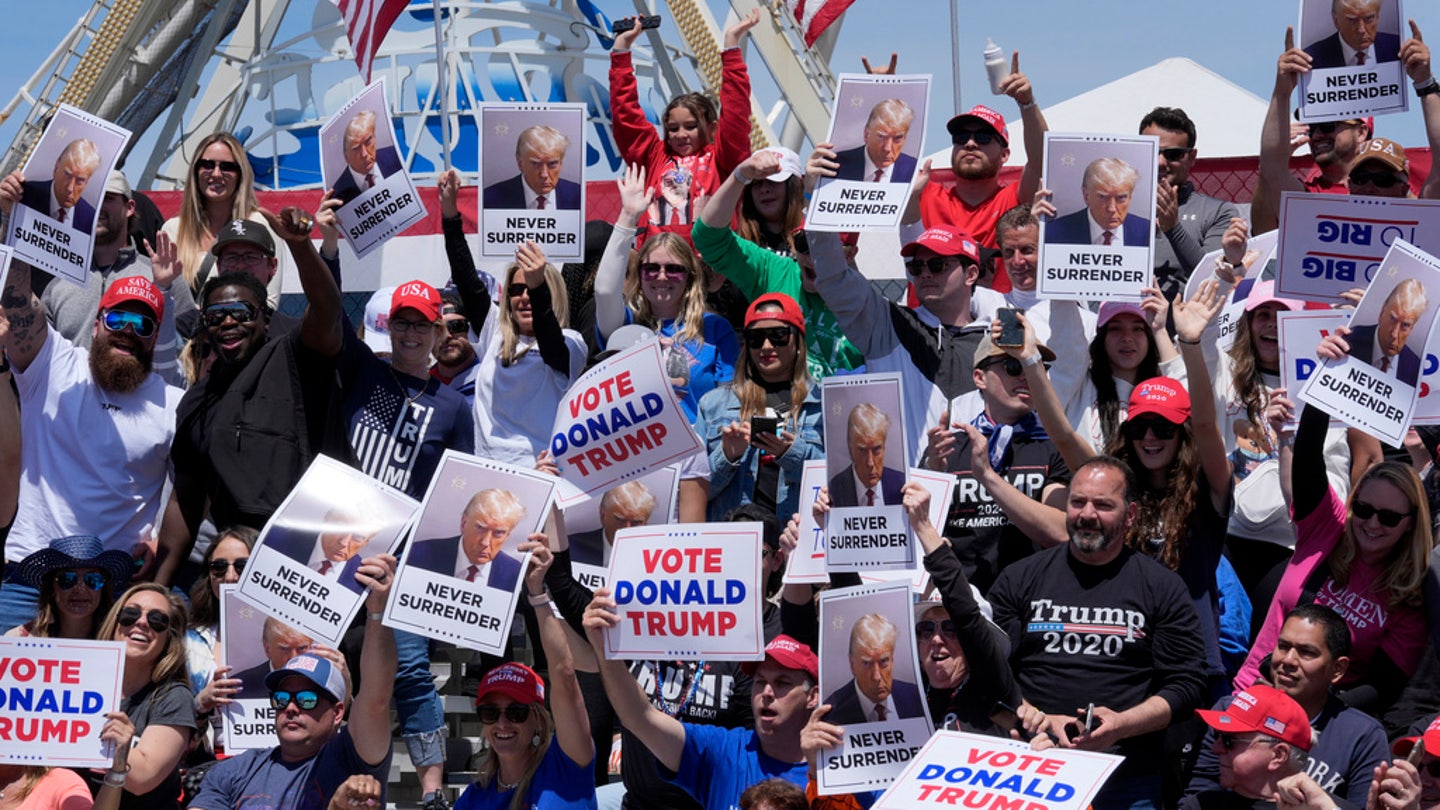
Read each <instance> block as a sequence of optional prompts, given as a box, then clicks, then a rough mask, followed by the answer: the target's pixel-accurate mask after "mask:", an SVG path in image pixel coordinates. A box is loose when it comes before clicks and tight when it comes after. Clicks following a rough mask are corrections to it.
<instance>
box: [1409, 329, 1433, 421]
mask: <svg viewBox="0 0 1440 810" xmlns="http://www.w3.org/2000/svg"><path fill="white" fill-rule="evenodd" d="M1437 386H1440V329H1436V330H1434V331H1432V332H1431V333H1430V342H1429V343H1426V344H1425V359H1424V362H1422V363H1421V364H1420V391H1419V396H1418V398H1417V400H1416V402H1415V414H1414V418H1412V419H1411V420H1410V424H1412V425H1435V424H1440V388H1437Z"/></svg>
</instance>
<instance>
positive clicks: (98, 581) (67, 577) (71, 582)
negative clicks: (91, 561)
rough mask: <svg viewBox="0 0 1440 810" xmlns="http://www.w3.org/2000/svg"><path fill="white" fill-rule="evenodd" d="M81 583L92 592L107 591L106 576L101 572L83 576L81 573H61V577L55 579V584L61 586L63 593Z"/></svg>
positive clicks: (92, 572)
mask: <svg viewBox="0 0 1440 810" xmlns="http://www.w3.org/2000/svg"><path fill="white" fill-rule="evenodd" d="M81 582H84V583H85V587H87V588H89V589H90V590H92V591H103V590H105V575H104V574H102V573H100V572H99V571H91V572H90V573H88V574H85V575H83V576H82V575H81V574H80V572H79V571H61V572H60V574H59V576H57V577H55V584H56V585H59V586H60V590H62V591H68V590H70V589H71V588H73V587H75V586H76V585H79V584H80V583H81Z"/></svg>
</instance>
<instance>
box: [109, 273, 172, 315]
mask: <svg viewBox="0 0 1440 810" xmlns="http://www.w3.org/2000/svg"><path fill="white" fill-rule="evenodd" d="M126 301H139V302H140V303H142V304H144V305H145V306H147V307H149V308H150V311H151V312H152V313H154V314H155V320H157V321H158V320H160V319H161V318H163V317H165V296H164V294H162V293H161V292H160V288H159V287H156V286H155V282H153V281H151V280H150V279H148V278H145V277H144V276H126V277H125V278H122V279H119V280H117V281H116V282H115V283H114V284H111V285H110V289H108V290H106V291H105V296H104V297H103V298H101V299H100V309H102V310H105V309H110V308H112V307H114V306H115V305H117V304H123V303H124V302H126Z"/></svg>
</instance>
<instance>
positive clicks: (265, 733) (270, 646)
mask: <svg viewBox="0 0 1440 810" xmlns="http://www.w3.org/2000/svg"><path fill="white" fill-rule="evenodd" d="M220 643H221V644H222V645H223V647H224V649H223V651H222V653H221V656H220V660H219V661H217V662H216V666H217V667H219V666H220V665H221V664H224V665H226V666H229V667H230V670H229V671H228V672H227V673H226V674H225V675H224V677H225V678H234V679H236V680H239V681H240V691H239V692H236V693H235V695H234V696H233V698H232V701H231V702H230V703H228V704H226V705H224V706H222V707H221V710H220V718H221V721H222V722H223V724H224V729H225V751H226V752H227V753H233V752H236V751H248V750H250V749H252V748H272V747H274V745H275V709H274V707H273V706H271V705H270V690H269V689H268V688H266V686H265V676H266V675H268V674H270V672H271V671H273V670H277V669H283V668H284V667H285V664H286V662H288V661H289V660H290V659H291V658H293V657H294V656H296V655H299V654H300V653H302V652H304V651H305V650H308V649H309V648H310V647H311V646H313V645H314V643H315V640H314V639H313V638H311V637H310V636H308V635H306V634H305V633H303V632H301V631H299V630H297V629H295V628H294V627H291V626H290V625H288V624H285V623H284V622H282V621H280V620H279V619H277V618H275V617H274V616H268V615H266V614H265V612H264V611H263V610H261V609H260V608H258V607H256V606H255V605H253V604H251V603H250V602H248V601H246V599H245V598H244V597H243V596H240V594H239V587H238V586H236V585H221V586H220ZM216 677H218V676H216Z"/></svg>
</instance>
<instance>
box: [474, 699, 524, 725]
mask: <svg viewBox="0 0 1440 810" xmlns="http://www.w3.org/2000/svg"><path fill="white" fill-rule="evenodd" d="M530 706H531V704H529V703H511V704H510V705H509V706H506V707H505V708H504V710H503V711H504V713H505V719H506V720H509V721H510V722H512V723H523V722H525V721H526V720H527V719H528V718H529V717H530ZM501 711H502V710H501V708H500V707H499V706H496V705H495V704H493V703H482V704H480V705H479V706H476V707H475V714H477V715H479V717H480V724H481V725H483V726H493V725H495V724H496V723H498V722H500V713H501Z"/></svg>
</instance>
